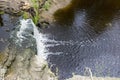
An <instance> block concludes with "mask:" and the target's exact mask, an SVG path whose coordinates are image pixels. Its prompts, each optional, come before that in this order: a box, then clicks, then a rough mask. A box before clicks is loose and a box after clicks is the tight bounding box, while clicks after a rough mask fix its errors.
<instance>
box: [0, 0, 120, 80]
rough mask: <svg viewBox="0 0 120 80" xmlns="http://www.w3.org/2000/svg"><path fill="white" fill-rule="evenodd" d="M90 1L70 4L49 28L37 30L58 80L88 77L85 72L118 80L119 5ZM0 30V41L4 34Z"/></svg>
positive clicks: (119, 48) (56, 16) (119, 43)
mask: <svg viewBox="0 0 120 80" xmlns="http://www.w3.org/2000/svg"><path fill="white" fill-rule="evenodd" d="M92 1H93V2H92ZM92 1H91V2H87V0H83V1H82V0H80V1H78V0H73V1H72V2H71V4H69V5H68V6H66V7H65V8H62V9H59V10H57V11H56V12H55V14H54V18H55V20H56V21H55V22H54V23H53V24H52V25H50V26H49V27H48V28H45V29H42V30H40V31H41V34H43V35H44V37H45V38H43V40H42V41H43V42H44V48H46V49H45V52H44V53H48V54H49V55H48V57H47V61H48V63H49V67H50V68H51V70H52V71H53V72H55V73H56V74H57V75H58V76H59V79H60V80H64V79H66V78H70V77H72V74H73V73H74V74H77V75H85V76H86V75H89V72H88V71H87V73H86V69H87V68H89V69H90V70H91V72H92V74H93V76H97V77H118V78H120V11H119V6H118V5H119V3H120V1H119V0H117V1H116V2H115V3H112V1H113V0H110V3H107V1H109V0H106V2H105V3H106V4H107V5H104V4H103V2H102V1H103V0H99V2H96V0H92ZM98 3H99V4H98ZM4 19H6V18H4ZM7 20H8V19H7ZM8 21H10V20H8ZM7 23H8V22H7ZM12 26H13V25H12ZM0 30H1V31H0V37H3V36H2V35H3V34H4V36H5V34H7V33H4V32H2V27H1V29H0ZM5 37H6V36H5ZM0 45H1V43H0ZM42 45H43V44H42ZM57 72H58V73H57Z"/></svg>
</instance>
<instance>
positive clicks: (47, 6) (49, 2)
mask: <svg viewBox="0 0 120 80" xmlns="http://www.w3.org/2000/svg"><path fill="white" fill-rule="evenodd" d="M50 4H51V0H48V1H46V2H45V4H44V6H43V8H44V9H45V10H48V9H49V7H50Z"/></svg>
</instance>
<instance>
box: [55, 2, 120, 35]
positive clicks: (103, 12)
mask: <svg viewBox="0 0 120 80" xmlns="http://www.w3.org/2000/svg"><path fill="white" fill-rule="evenodd" d="M119 9H120V0H90V1H88V0H72V1H71V3H70V4H69V5H68V6H66V7H64V8H62V9H59V10H57V11H56V12H55V13H54V17H55V20H56V22H57V23H58V24H60V25H72V24H73V21H74V18H75V14H76V13H77V11H79V10H85V11H86V13H87V20H88V21H87V23H89V25H90V26H91V27H92V28H93V29H94V31H95V32H96V33H99V32H100V31H103V30H104V29H105V28H106V24H107V23H109V22H111V20H112V19H113V17H114V16H115V14H116V12H118V10H119ZM98 26H99V27H98Z"/></svg>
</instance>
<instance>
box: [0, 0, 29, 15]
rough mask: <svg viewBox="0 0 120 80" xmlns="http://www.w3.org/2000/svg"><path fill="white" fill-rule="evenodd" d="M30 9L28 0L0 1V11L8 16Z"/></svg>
mask: <svg viewBox="0 0 120 80" xmlns="http://www.w3.org/2000/svg"><path fill="white" fill-rule="evenodd" d="M30 7H31V5H30V0H0V11H3V12H5V13H9V14H16V15H17V14H20V13H21V11H22V10H27V9H29V8H30Z"/></svg>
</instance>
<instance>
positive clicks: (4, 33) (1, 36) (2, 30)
mask: <svg viewBox="0 0 120 80" xmlns="http://www.w3.org/2000/svg"><path fill="white" fill-rule="evenodd" d="M17 20H18V18H17V17H15V16H14V17H13V16H10V15H8V14H4V15H0V51H3V50H4V49H5V47H6V46H7V44H8V38H9V37H10V32H11V31H12V30H13V29H14V28H15V24H16V22H17Z"/></svg>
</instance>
